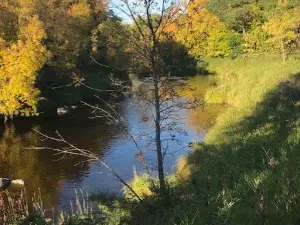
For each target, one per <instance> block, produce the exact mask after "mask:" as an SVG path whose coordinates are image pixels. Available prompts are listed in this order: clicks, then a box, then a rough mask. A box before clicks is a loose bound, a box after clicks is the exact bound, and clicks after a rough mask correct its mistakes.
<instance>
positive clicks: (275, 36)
mask: <svg viewBox="0 0 300 225" xmlns="http://www.w3.org/2000/svg"><path fill="white" fill-rule="evenodd" d="M299 15H300V8H299V7H298V8H295V9H293V10H289V11H285V12H284V13H283V14H281V15H278V16H276V17H275V18H273V19H271V20H270V21H268V22H267V23H266V24H265V25H264V27H263V28H264V31H265V32H267V33H268V35H269V39H268V40H267V42H269V43H271V44H272V45H273V46H274V47H275V48H281V50H282V54H283V57H285V54H286V53H285V48H286V46H287V45H288V44H290V43H291V42H293V41H294V40H295V39H296V37H297V26H299V23H300V17H299Z"/></svg>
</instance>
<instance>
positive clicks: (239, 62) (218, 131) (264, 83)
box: [205, 56, 300, 142]
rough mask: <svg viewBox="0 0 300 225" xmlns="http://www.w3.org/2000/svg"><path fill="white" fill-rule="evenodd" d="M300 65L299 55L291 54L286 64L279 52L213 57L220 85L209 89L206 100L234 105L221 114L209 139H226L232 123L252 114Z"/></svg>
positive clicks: (207, 139) (214, 140) (213, 69)
mask: <svg viewBox="0 0 300 225" xmlns="http://www.w3.org/2000/svg"><path fill="white" fill-rule="evenodd" d="M299 65H300V59H299V58H291V59H289V60H288V61H287V62H286V63H285V64H282V60H281V59H280V57H278V56H249V57H245V58H237V59H234V60H224V59H210V66H209V69H210V70H212V71H215V73H216V80H217V86H216V87H212V88H210V90H208V91H207V93H206V95H205V97H206V100H207V101H208V102H209V103H227V104H229V105H230V106H231V107H229V108H228V109H227V110H226V111H225V113H224V114H222V115H221V116H219V117H218V119H217V122H216V125H215V126H214V127H213V129H212V130H211V131H210V132H209V133H208V135H207V137H206V141H208V142H209V141H210V142H216V141H219V140H220V141H222V133H223V131H226V127H228V125H230V124H233V123H235V122H238V121H240V120H241V119H242V118H244V117H246V116H250V115H251V114H252V113H253V111H254V110H255V107H256V105H257V103H259V102H261V101H262V100H263V98H264V97H265V95H266V94H267V93H268V92H269V91H271V90H272V89H274V88H275V87H276V86H277V85H279V84H280V82H282V81H286V80H290V79H292V77H293V75H295V74H296V73H298V72H299V71H300V69H299Z"/></svg>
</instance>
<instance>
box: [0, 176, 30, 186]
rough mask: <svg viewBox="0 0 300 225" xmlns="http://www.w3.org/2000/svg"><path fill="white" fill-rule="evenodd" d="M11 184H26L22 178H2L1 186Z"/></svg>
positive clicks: (0, 180)
mask: <svg viewBox="0 0 300 225" xmlns="http://www.w3.org/2000/svg"><path fill="white" fill-rule="evenodd" d="M10 184H17V185H24V181H23V180H21V179H16V180H10V179H8V178H0V188H5V187H7V186H8V185H10Z"/></svg>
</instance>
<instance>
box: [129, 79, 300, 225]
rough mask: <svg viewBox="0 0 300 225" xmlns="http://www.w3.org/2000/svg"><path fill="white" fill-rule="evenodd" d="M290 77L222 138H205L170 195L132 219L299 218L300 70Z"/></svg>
mask: <svg viewBox="0 0 300 225" xmlns="http://www.w3.org/2000/svg"><path fill="white" fill-rule="evenodd" d="M292 77H293V78H292V79H291V80H290V81H286V82H282V83H281V84H280V85H278V87H277V88H276V89H274V90H272V91H271V92H269V93H268V94H267V95H266V96H265V98H264V100H263V101H262V102H261V103H260V104H258V105H257V108H256V110H255V112H254V113H253V115H252V116H250V117H247V118H245V119H244V120H243V121H241V122H239V123H238V124H234V125H232V126H231V127H229V128H228V129H227V131H226V137H227V138H226V140H225V141H224V142H223V143H221V144H205V143H204V144H201V146H200V147H199V149H198V150H196V151H194V153H192V154H191V155H189V156H188V158H187V160H188V164H189V168H192V170H191V171H192V172H191V175H190V176H189V178H188V179H187V180H184V181H182V182H179V184H178V185H176V187H174V188H172V189H171V197H172V198H171V200H170V201H169V202H168V203H167V204H165V205H163V204H162V203H161V202H159V203H157V202H155V201H153V202H154V203H153V202H152V205H154V206H155V207H154V208H153V210H152V211H151V210H150V211H149V210H148V211H143V210H137V211H136V214H134V215H133V219H132V223H130V224H197V225H198V224H295V225H296V224H300V213H299V212H300V74H297V75H294V76H292ZM193 168H197V169H193Z"/></svg>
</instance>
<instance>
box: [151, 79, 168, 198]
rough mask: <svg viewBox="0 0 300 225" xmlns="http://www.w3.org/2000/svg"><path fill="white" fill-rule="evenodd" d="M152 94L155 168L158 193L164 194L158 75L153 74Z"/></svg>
mask: <svg viewBox="0 0 300 225" xmlns="http://www.w3.org/2000/svg"><path fill="white" fill-rule="evenodd" d="M153 78H154V95H155V134H156V135H155V142H156V154H157V169H158V178H159V186H160V194H161V196H164V195H165V194H166V184H165V174H164V167H163V155H162V148H161V127H160V122H161V118H160V99H159V88H158V77H157V75H154V77H153Z"/></svg>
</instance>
